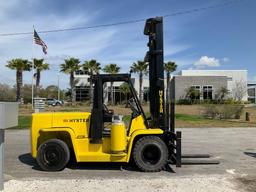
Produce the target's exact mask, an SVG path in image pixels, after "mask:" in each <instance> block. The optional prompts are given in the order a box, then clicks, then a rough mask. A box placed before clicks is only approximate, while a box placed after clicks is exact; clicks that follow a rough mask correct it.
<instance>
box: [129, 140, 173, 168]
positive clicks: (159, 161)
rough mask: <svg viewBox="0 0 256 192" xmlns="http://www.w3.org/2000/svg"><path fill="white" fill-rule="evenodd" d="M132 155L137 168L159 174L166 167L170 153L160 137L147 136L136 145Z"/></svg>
mask: <svg viewBox="0 0 256 192" xmlns="http://www.w3.org/2000/svg"><path fill="white" fill-rule="evenodd" d="M132 155H133V160H134V162H135V164H136V166H137V167H138V168H139V169H140V170H141V171H144V172H158V171H161V170H162V169H164V167H165V166H166V164H167V162H168V157H169V151H168V148H167V146H166V144H165V143H164V141H163V140H162V139H160V138H159V137H157V136H145V137H142V138H140V139H139V140H138V141H137V142H136V143H135V146H134V149H133V154H132Z"/></svg>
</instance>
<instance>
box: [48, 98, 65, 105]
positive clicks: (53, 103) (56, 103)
mask: <svg viewBox="0 0 256 192" xmlns="http://www.w3.org/2000/svg"><path fill="white" fill-rule="evenodd" d="M46 104H47V105H51V106H59V105H62V104H63V103H62V101H60V100H57V99H47V100H46Z"/></svg>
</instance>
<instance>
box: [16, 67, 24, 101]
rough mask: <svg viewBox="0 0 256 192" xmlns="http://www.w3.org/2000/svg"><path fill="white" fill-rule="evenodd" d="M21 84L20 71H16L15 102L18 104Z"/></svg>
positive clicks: (20, 95)
mask: <svg viewBox="0 0 256 192" xmlns="http://www.w3.org/2000/svg"><path fill="white" fill-rule="evenodd" d="M22 84H23V77H22V70H17V71H16V86H17V89H16V101H18V102H20V101H21V97H22V93H21V88H22Z"/></svg>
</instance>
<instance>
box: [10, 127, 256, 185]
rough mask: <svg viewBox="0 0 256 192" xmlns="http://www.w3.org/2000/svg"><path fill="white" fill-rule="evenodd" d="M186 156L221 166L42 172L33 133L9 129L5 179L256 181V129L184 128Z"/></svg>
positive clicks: (82, 167) (102, 166)
mask: <svg viewBox="0 0 256 192" xmlns="http://www.w3.org/2000/svg"><path fill="white" fill-rule="evenodd" d="M180 130H181V131H182V149H183V153H189V154H202V153H203V154H211V155H212V158H211V159H214V160H218V161H220V164H217V165H183V166H182V167H181V168H176V167H175V166H174V165H171V166H170V168H168V169H167V170H165V171H161V172H158V173H142V172H139V171H138V170H137V169H135V168H134V167H132V166H130V165H126V164H113V163H79V164H77V163H71V164H70V165H69V166H68V168H66V169H64V170H63V171H61V172H44V171H41V170H40V168H39V167H38V165H37V164H36V162H35V160H34V159H33V158H32V157H31V155H30V133H29V130H6V135H5V138H6V145H5V180H10V179H27V178H55V179H57V178H60V179H76V178H88V179H93V178H100V179H104V178H108V179H109V178H130V179H136V178H143V179H147V178H161V177H182V176H190V175H191V176H192V175H208V174H209V175H210V174H230V175H234V176H237V177H248V178H256V128H183V129H180Z"/></svg>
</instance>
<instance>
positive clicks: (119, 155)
mask: <svg viewBox="0 0 256 192" xmlns="http://www.w3.org/2000/svg"><path fill="white" fill-rule="evenodd" d="M126 155H127V153H124V152H123V153H111V156H113V157H124V156H126Z"/></svg>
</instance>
